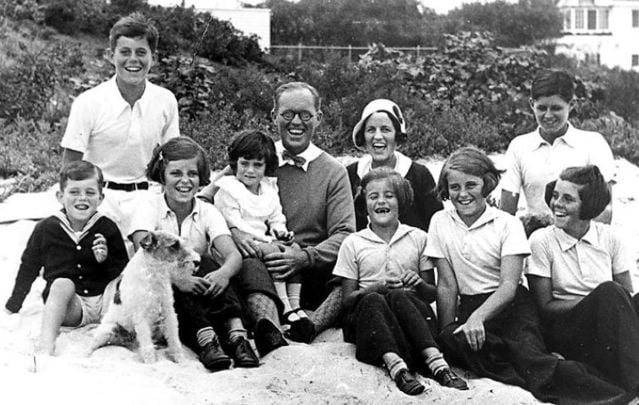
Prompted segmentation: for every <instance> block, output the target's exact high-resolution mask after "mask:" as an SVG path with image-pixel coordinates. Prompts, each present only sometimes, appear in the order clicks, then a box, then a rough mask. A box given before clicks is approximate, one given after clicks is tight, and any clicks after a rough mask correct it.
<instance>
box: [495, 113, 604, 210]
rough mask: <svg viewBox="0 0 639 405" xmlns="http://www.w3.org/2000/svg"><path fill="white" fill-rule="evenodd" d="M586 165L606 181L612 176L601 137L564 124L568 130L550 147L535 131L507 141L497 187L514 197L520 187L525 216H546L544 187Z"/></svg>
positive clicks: (595, 133)
mask: <svg viewBox="0 0 639 405" xmlns="http://www.w3.org/2000/svg"><path fill="white" fill-rule="evenodd" d="M588 164H592V165H596V166H597V167H598V168H599V170H600V171H601V174H602V175H603V176H604V178H605V179H606V181H610V180H612V178H613V177H614V172H615V162H614V158H613V156H612V151H611V150H610V146H609V145H608V143H607V142H606V140H605V139H604V138H603V136H601V134H599V133H597V132H590V131H583V130H580V129H576V128H575V127H573V126H572V125H570V124H568V131H567V132H566V133H565V134H564V135H563V136H561V137H559V138H557V139H555V141H554V142H553V143H552V145H551V144H549V143H548V142H546V141H545V140H544V139H543V138H542V137H541V134H540V133H539V129H537V130H536V131H534V132H530V133H528V134H525V135H520V136H518V137H516V138H515V139H513V140H512V142H510V145H509V146H508V150H507V151H506V173H504V176H503V177H502V180H501V188H502V189H504V190H508V191H510V192H513V193H517V194H519V193H520V191H521V189H522V188H523V194H524V196H525V198H526V203H527V206H528V212H529V213H539V214H541V213H547V214H550V213H551V212H550V208H548V206H547V205H546V202H545V201H544V193H545V190H546V184H548V183H550V182H551V181H553V180H557V178H558V177H559V174H560V173H561V172H562V170H563V169H565V168H567V167H571V166H583V165H588Z"/></svg>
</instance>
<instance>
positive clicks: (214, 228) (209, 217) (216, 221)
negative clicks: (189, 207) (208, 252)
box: [200, 200, 231, 241]
mask: <svg viewBox="0 0 639 405" xmlns="http://www.w3.org/2000/svg"><path fill="white" fill-rule="evenodd" d="M216 203H217V200H216ZM200 209H203V210H206V223H207V231H206V232H207V234H208V236H209V238H210V240H211V241H214V240H215V239H216V238H217V237H219V236H222V235H227V236H231V231H230V230H229V228H228V226H227V222H226V221H225V220H224V216H223V215H222V214H221V213H220V211H219V210H218V209H217V208H216V207H215V206H213V205H211V204H205V203H202V204H201V208H200Z"/></svg>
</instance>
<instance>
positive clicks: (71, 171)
mask: <svg viewBox="0 0 639 405" xmlns="http://www.w3.org/2000/svg"><path fill="white" fill-rule="evenodd" d="M90 178H95V179H96V180H97V182H98V190H99V191H100V193H102V187H103V186H104V175H103V174H102V170H100V168H99V167H98V166H96V165H94V164H93V163H91V162H87V161H86V160H76V161H73V162H69V163H67V164H66V165H63V166H62V168H61V169H60V177H59V181H60V191H64V188H65V187H66V186H67V183H68V182H69V180H86V179H90Z"/></svg>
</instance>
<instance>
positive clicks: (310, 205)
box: [276, 152, 355, 267]
mask: <svg viewBox="0 0 639 405" xmlns="http://www.w3.org/2000/svg"><path fill="white" fill-rule="evenodd" d="M276 175H277V185H278V187H279V192H280V201H281V203H282V209H283V212H284V216H285V217H286V219H287V224H288V229H289V230H291V231H293V232H294V233H295V241H296V242H297V243H299V244H300V245H301V246H302V248H304V249H305V250H306V251H307V252H308V253H309V257H310V260H311V266H312V267H327V266H332V265H334V264H335V261H336V260H337V253H338V252H339V247H340V245H341V244H342V241H343V240H344V238H346V236H348V235H349V234H350V233H352V232H354V231H355V215H354V212H353V197H352V195H351V190H350V184H349V182H348V175H347V173H346V169H345V168H344V166H342V164H340V163H339V162H338V161H337V160H336V159H335V158H333V157H332V156H330V155H329V154H327V153H326V152H322V154H320V155H319V156H318V157H317V158H316V159H313V160H312V161H311V162H310V163H309V166H308V170H307V171H306V172H305V171H304V170H302V169H301V168H299V167H296V166H292V165H283V166H280V167H278V168H277V171H276Z"/></svg>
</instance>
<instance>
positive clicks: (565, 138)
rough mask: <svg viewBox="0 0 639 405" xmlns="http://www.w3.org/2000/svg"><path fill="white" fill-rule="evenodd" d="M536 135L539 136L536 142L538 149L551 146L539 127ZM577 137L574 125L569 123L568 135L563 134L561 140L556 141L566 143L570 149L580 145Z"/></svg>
mask: <svg viewBox="0 0 639 405" xmlns="http://www.w3.org/2000/svg"><path fill="white" fill-rule="evenodd" d="M535 134H536V135H537V142H535V143H536V144H537V147H538V148H540V147H542V146H543V145H549V146H552V145H550V143H548V141H546V140H545V139H544V138H543V137H542V136H541V129H540V128H539V127H537V130H536V131H535ZM576 137H577V135H576V134H575V131H574V127H573V126H572V124H571V123H570V122H568V129H567V130H566V133H565V134H563V135H562V136H560V137H559V138H557V139H555V142H556V141H561V142H564V143H565V144H567V145H568V146H570V147H573V148H574V147H575V145H576V144H578V143H579V140H578V139H577V138H576Z"/></svg>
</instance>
